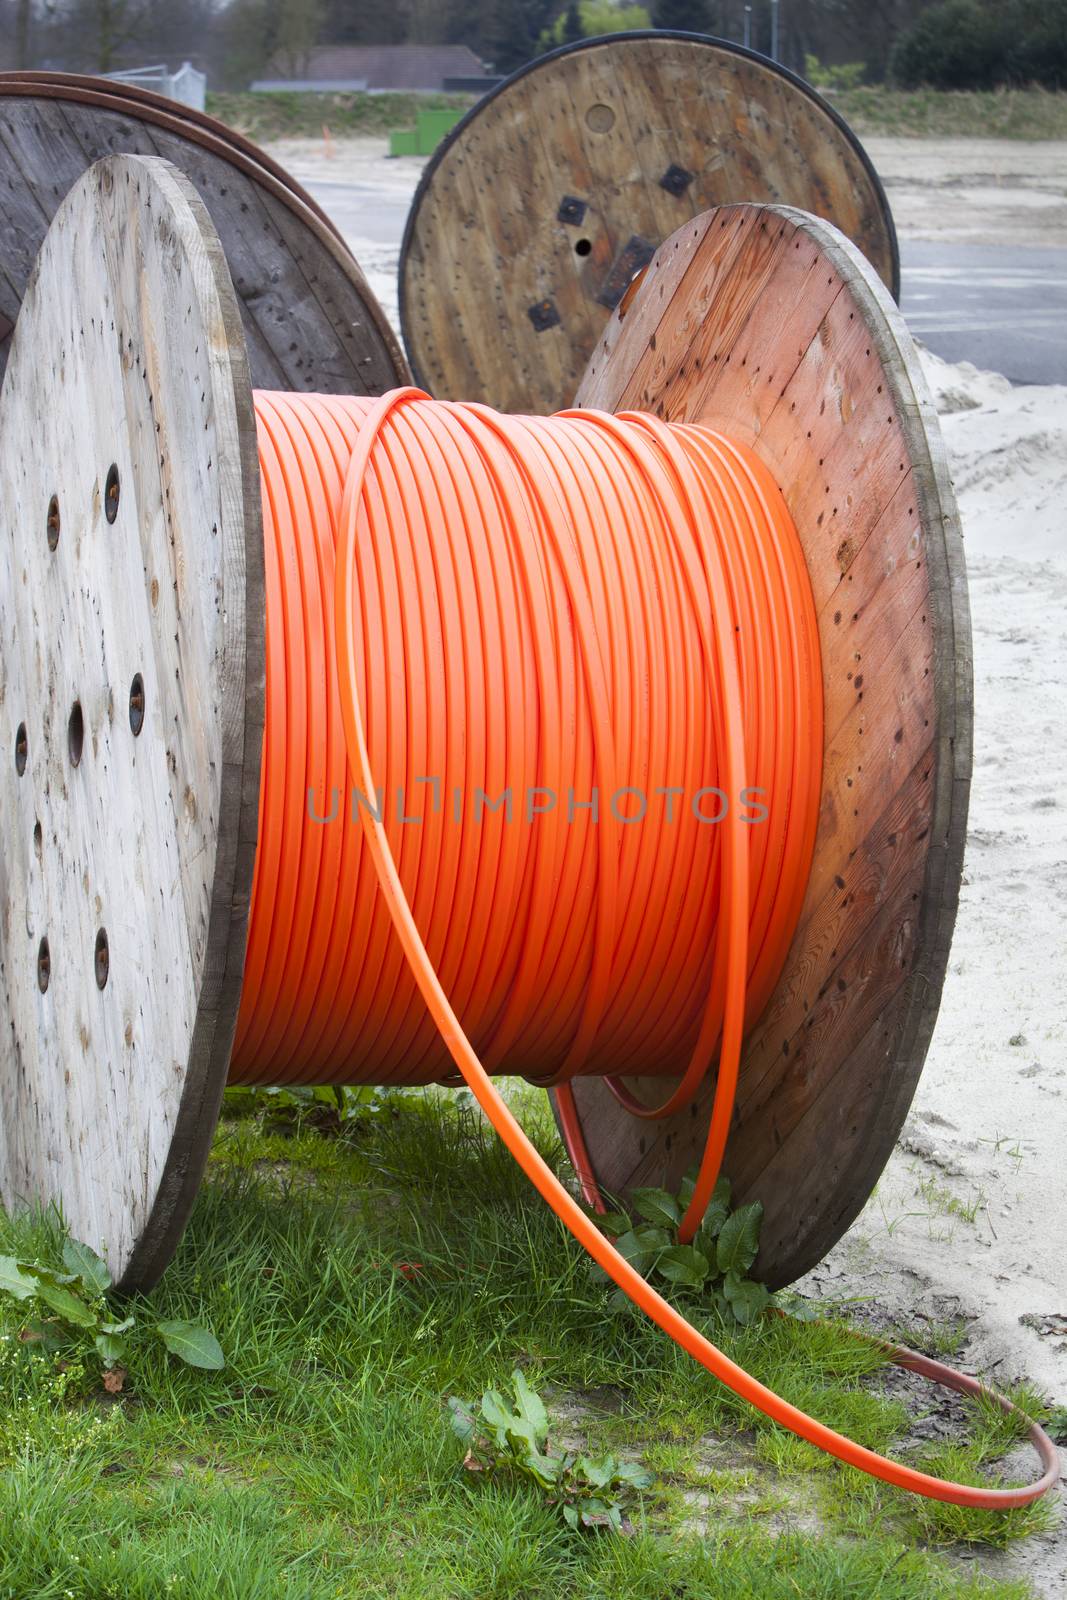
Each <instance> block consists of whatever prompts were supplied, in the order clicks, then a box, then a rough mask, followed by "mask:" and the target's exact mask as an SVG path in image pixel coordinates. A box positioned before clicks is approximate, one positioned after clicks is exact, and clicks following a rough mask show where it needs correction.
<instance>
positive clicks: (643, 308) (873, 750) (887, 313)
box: [574, 206, 972, 1285]
mask: <svg viewBox="0 0 1067 1600" xmlns="http://www.w3.org/2000/svg"><path fill="white" fill-rule="evenodd" d="M577 403H578V405H580V406H589V407H594V408H598V409H601V410H608V411H619V410H630V409H634V410H646V411H653V412H655V413H656V415H657V416H661V417H664V418H666V419H667V420H668V421H678V422H680V421H694V422H704V423H707V424H709V425H710V426H712V427H716V428H720V429H721V430H722V431H723V432H724V433H727V434H730V435H731V436H733V437H734V438H737V439H740V440H743V441H744V442H745V443H747V444H750V445H752V446H753V448H754V449H755V450H756V451H758V453H759V454H760V455H761V456H762V457H763V459H764V460H765V461H766V462H767V464H768V466H769V467H770V469H771V471H772V473H773V474H774V477H775V479H776V480H777V482H778V485H779V487H780V488H781V490H782V493H783V495H784V496H785V500H786V503H787V504H788V506H789V509H790V511H791V512H792V515H793V519H794V521H795V523H796V526H797V529H798V532H799V534H800V539H801V543H802V545H803V547H804V552H805V557H806V560H807V564H808V570H809V573H810V576H811V581H812V585H813V589H814V595H815V604H816V610H817V613H818V619H819V636H820V645H821V652H822V664H823V703H824V718H825V744H824V770H823V790H822V801H821V810H820V820H819V829H818V834H817V837H816V843H815V855H814V861H813V866H812V873H811V879H810V882H809V884H808V891H807V896H806V899H805V902H804V908H803V911H802V913H801V920H800V924H799V927H798V930H797V934H796V937H795V939H794V942H793V947H792V950H791V952H790V955H789V958H788V961H787V963H786V966H785V970H784V971H783V973H782V976H781V978H780V980H779V983H778V987H777V990H776V992H775V994H774V995H773V996H772V998H771V1001H770V1004H769V1005H768V1007H767V1009H766V1011H765V1012H764V1015H763V1016H762V1017H761V1018H760V1020H759V1022H758V1023H757V1025H756V1027H755V1029H754V1030H753V1032H752V1035H751V1037H750V1038H749V1040H748V1042H747V1045H746V1049H745V1054H744V1057H743V1060H742V1067H741V1079H740V1086H739V1093H738V1100H737V1109H736V1113H735V1120H734V1127H733V1131H732V1133H731V1137H730V1142H729V1144H728V1146H727V1150H726V1157H725V1163H724V1170H725V1171H726V1172H727V1174H728V1175H729V1176H730V1178H731V1180H732V1181H733V1184H734V1186H735V1191H736V1193H737V1195H738V1196H739V1197H740V1198H744V1199H760V1200H762V1201H763V1204H764V1207H765V1218H764V1225H763V1232H762V1243H761V1246H760V1258H759V1261H758V1263H757V1270H758V1271H759V1272H760V1273H761V1274H762V1276H763V1277H764V1278H765V1279H766V1281H768V1282H769V1283H771V1284H772V1285H777V1284H780V1283H785V1282H788V1281H789V1280H790V1279H792V1278H796V1277H799V1276H800V1275H801V1274H802V1273H803V1272H805V1271H806V1270H807V1269H808V1268H809V1267H811V1266H812V1265H814V1263H815V1262H816V1261H818V1260H819V1259H820V1258H821V1257H822V1256H823V1255H825V1253H826V1251H827V1250H828V1249H829V1248H830V1246H831V1245H832V1244H834V1243H835V1241H836V1240H837V1239H838V1238H840V1236H841V1234H842V1233H843V1232H844V1231H845V1229H846V1228H847V1227H848V1225H849V1223H850V1222H851V1221H852V1220H853V1218H854V1217H855V1216H856V1215H857V1214H858V1212H859V1211H860V1209H861V1207H862V1206H863V1204H864V1202H865V1201H866V1200H867V1198H868V1197H869V1195H870V1193H871V1191H872V1189H873V1187H874V1185H875V1182H876V1181H877V1178H878V1175H879V1173H880V1172H881V1170H882V1167H883V1166H884V1165H885V1162H886V1160H887V1159H888V1157H889V1153H890V1151H891V1150H892V1147H893V1144H894V1142H895V1140H896V1137H897V1134H898V1133H899V1131H900V1127H901V1124H902V1123H903V1121H904V1117H905V1114H906V1112H907V1109H908V1106H909V1105H910V1103H911V1097H912V1094H913V1092H914V1089H915V1085H916V1082H917V1081H918V1077H919V1073H920V1072H921V1070H922V1064H923V1061H924V1059H925V1056H926V1051H927V1047H928V1045H929V1042H930V1035H931V1032H932V1030H933V1025H934V1020H935V1018H936V1016H937V1009H938V1005H939V1004H940V999H941V988H942V984H943V982H944V977H945V966H946V962H947V959H948V950H949V942H950V939H951V936H952V928H953V924H954V922H955V917H956V905H957V900H958V897H959V884H960V873H961V870H962V863H963V846H964V838H965V833H966V824H967V797H968V792H969V785H970V770H971V709H972V685H971V635H970V613H969V608H968V603H967V584H966V571H965V566H964V559H963V546H962V541H961V538H960V531H959V520H958V516H957V512H956V504H955V497H954V495H953V491H952V485H951V481H950V478H949V474H948V467H947V463H946V460H945V455H944V451H943V447H942V444H941V436H940V429H939V427H938V423H937V417H936V414H935V412H934V408H933V404H932V402H931V400H930V398H929V394H928V392H927V388H926V383H925V380H924V378H923V375H922V372H921V370H920V368H919V364H918V359H917V357H916V355H915V350H914V346H913V344H912V340H911V336H910V334H909V333H908V331H907V328H906V326H905V324H904V320H903V318H902V317H901V315H900V313H899V312H898V311H897V309H896V307H895V306H894V305H893V303H892V301H891V300H890V298H889V296H888V294H887V293H886V291H885V288H884V286H883V285H882V283H881V282H880V280H879V278H878V277H877V275H876V273H875V272H874V271H873V270H872V268H871V266H870V265H869V263H868V262H867V261H866V260H865V259H864V258H863V256H862V255H861V254H860V253H859V251H858V250H856V249H855V248H854V247H853V246H851V245H850V244H849V242H848V241H847V240H846V239H844V238H843V237H842V235H841V234H840V233H838V232H837V231H836V230H835V229H834V228H832V227H830V226H828V225H827V224H826V223H824V222H821V221H820V220H819V219H818V218H816V217H812V216H807V215H805V214H803V213H800V212H798V211H793V210H790V209H788V208H786V207H781V206H734V207H724V208H722V209H720V210H719V211H715V212H710V213H708V214H707V215H706V216H704V217H700V218H698V219H697V220H696V221H694V222H693V223H690V224H689V225H688V226H686V227H685V228H682V229H680V230H679V231H678V232H677V233H675V234H674V235H673V236H672V237H671V238H669V239H667V240H666V241H665V242H664V244H663V245H662V246H661V247H660V249H659V251H658V253H657V255H656V257H655V260H654V261H653V262H652V264H651V266H650V267H649V269H648V272H647V273H646V275H645V277H644V280H643V281H642V282H641V283H640V285H639V286H638V287H637V288H636V291H635V293H634V294H633V297H632V301H630V302H624V304H623V305H621V306H620V307H619V310H618V311H617V312H616V313H615V315H614V316H613V318H612V320H611V322H610V324H609V325H608V328H607V330H606V332H605V334H604V337H603V339H602V340H601V343H600V345H599V347H598V348H597V350H596V351H594V353H593V356H592V359H591V361H590V363H589V366H588V369H587V371H586V374H585V377H584V378H583V380H582V384H581V387H580V389H579V391H578V399H577ZM574 1090H575V1097H576V1100H577V1103H578V1106H579V1108H580V1111H581V1114H582V1121H583V1127H584V1130H585V1136H586V1140H587V1143H588V1145H589V1150H590V1154H591V1156H592V1160H593V1165H594V1168H595V1169H596V1172H597V1175H598V1176H599V1178H600V1181H601V1183H602V1184H604V1185H605V1187H607V1188H608V1189H609V1190H614V1191H617V1192H621V1193H625V1191H626V1190H627V1189H628V1188H630V1187H632V1186H634V1185H640V1184H647V1183H665V1184H666V1185H667V1186H668V1187H670V1188H676V1187H677V1184H678V1181H679V1179H680V1178H681V1177H682V1175H683V1174H684V1173H685V1172H686V1171H687V1169H688V1168H689V1167H690V1166H691V1165H692V1164H693V1163H694V1162H695V1161H696V1159H697V1157H698V1155H699V1152H700V1150H701V1149H702V1147H703V1142H704V1135H705V1131H706V1128H707V1119H708V1114H709V1105H710V1087H709V1090H708V1091H706V1092H705V1094H704V1095H703V1097H702V1098H701V1099H700V1100H698V1101H697V1102H695V1103H694V1104H693V1105H692V1106H691V1107H690V1108H689V1110H688V1111H686V1112H682V1113H680V1114H678V1115H677V1116H674V1117H671V1118H669V1119H667V1120H665V1121H659V1122H650V1121H645V1120H642V1119H636V1118H634V1117H631V1116H629V1115H628V1114H627V1113H626V1112H625V1111H624V1110H623V1109H622V1107H621V1106H620V1105H619V1104H618V1102H617V1101H616V1100H615V1098H614V1097H613V1095H612V1094H611V1091H610V1089H609V1088H608V1087H607V1085H606V1084H605V1083H604V1082H603V1081H600V1080H597V1079H591V1078H582V1079H578V1080H576V1082H575V1085H574ZM637 1091H638V1094H639V1095H642V1096H643V1097H644V1098H646V1099H647V1102H648V1103H649V1104H650V1105H656V1104H662V1103H663V1101H664V1100H665V1098H666V1094H665V1086H664V1084H663V1081H662V1080H661V1079H650V1080H647V1081H646V1082H645V1083H644V1084H643V1085H642V1084H640V1083H639V1084H638V1086H637Z"/></svg>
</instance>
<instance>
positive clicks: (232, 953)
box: [0, 155, 264, 1285]
mask: <svg viewBox="0 0 1067 1600" xmlns="http://www.w3.org/2000/svg"><path fill="white" fill-rule="evenodd" d="M112 464H114V465H115V466H116V467H117V469H118V474H119V499H118V508H117V515H116V517H115V519H114V521H113V522H109V521H108V519H107V516H106V515H105V509H106V503H105V501H106V483H107V478H108V473H109V468H110V467H111V466H112ZM53 494H54V495H56V496H58V501H59V509H60V532H59V539H58V543H57V544H56V547H55V549H51V548H50V546H49V541H48V538H47V537H46V516H47V509H48V505H49V500H50V497H51V496H52V495H53ZM263 613H264V604H263V548H262V524H261V512H260V498H259V473H258V457H257V449H256V429H255V419H254V413H253V409H252V393H251V385H250V382H249V375H248V366H247V360H246V357H245V353H244V341H243V339H242V337H241V329H240V316H239V312H238V306H237V300H236V297H235V295H234V292H233V287H232V284H231V282H230V278H229V274H228V272H227V268H226V262H225V258H224V256H223V253H222V248H221V246H220V244H219V240H218V236H217V234H216V233H215V230H214V228H213V226H212V224H211V220H210V218H209V217H208V214H207V211H206V210H205V208H204V205H203V203H202V202H201V200H200V199H199V197H198V196H197V194H196V191H195V190H194V189H193V187H192V185H191V184H190V183H189V181H188V179H187V178H186V177H185V176H184V175H183V174H182V173H180V172H178V171H177V170H176V169H175V168H174V167H172V166H170V165H168V164H167V163H164V162H160V161H158V160H145V159H142V158H140V157H137V156H125V155H124V156H113V157H110V158H109V159H108V160H106V161H104V162H101V163H100V164H98V165H96V166H94V167H93V168H92V169H91V170H90V171H89V172H87V173H85V174H84V176H83V177H82V178H80V179H79V181H78V182H77V184H76V185H75V187H74V188H73V190H71V192H70V193H69V194H68V195H67V197H66V198H65V199H64V201H63V202H62V204H61V205H60V207H59V209H58V212H57V214H56V217H55V219H54V221H53V223H52V226H51V228H50V230H49V233H48V236H47V238H46V240H45V243H44V246H43V248H42V251H41V255H40V259H39V263H38V266H37V268H36V271H35V273H34V275H33V276H32V278H31V280H30V283H29V285H28V287H27V289H26V294H25V299H24V301H23V305H22V309H21V312H20V316H19V321H18V325H17V328H16V331H15V334H14V338H13V341H12V352H11V358H10V361H9V363H8V368H7V373H6V376H5V380H4V385H3V391H2V394H0V706H2V715H3V726H4V752H5V757H4V760H3V761H2V762H0V837H2V838H3V841H4V857H3V879H2V882H0V914H2V929H0V932H2V952H0V976H2V993H3V1006H4V1016H5V1021H6V1023H7V1026H8V1030H9V1034H8V1048H7V1049H6V1050H5V1051H4V1052H3V1055H2V1056H0V1107H2V1115H0V1194H2V1199H3V1202H4V1204H5V1205H7V1206H12V1205H17V1204H18V1203H20V1202H27V1203H29V1202H38V1203H40V1202H48V1201H50V1200H57V1201H58V1202H60V1204H61V1205H62V1208H63V1211H64V1214H65V1216H66V1218H67V1221H68V1223H69V1225H70V1227H71V1230H72V1232H73V1233H74V1234H75V1236H77V1237H79V1238H81V1239H84V1240H85V1241H86V1242H88V1243H89V1244H91V1245H93V1246H94V1248H96V1249H98V1250H100V1251H101V1252H102V1253H103V1254H104V1256H105V1258H106V1259H107V1261H108V1263H109V1265H110V1267H111V1270H112V1272H113V1274H114V1276H115V1278H116V1280H118V1281H120V1282H122V1283H125V1284H128V1285H133V1284H137V1285H144V1284H149V1283H151V1282H152V1281H153V1280H154V1279H155V1277H157V1276H158V1274H159V1272H160V1271H161V1270H162V1267H163V1266H164V1265H165V1264H166V1261H167V1260H168V1259H169V1256H170V1254H171V1252H172V1250H173V1246H174V1243H175V1242H176V1240H177V1238H178V1236H179V1235H180V1232H181V1229H182V1227H183V1226H184V1223H185V1220H186V1218H187V1215H188V1211H189V1208H190V1206H191V1204H192V1200H193V1197H194V1195H195V1192H196V1188H197V1185H198V1183H199V1179H200V1176H201V1173H202V1170H203V1164H204V1161H205V1159H206V1154H207V1147H208V1143H209V1141H210V1138H211V1133H212V1130H213V1127H214V1123H215V1119H216V1116H217V1112H218V1106H219V1102H220V1099H221V1093H222V1087H223V1083H224V1081H225V1076H226V1069H227V1065H228V1061H229V1055H230V1045H231V1040H232V1034H233V1028H234V1024H235V1021H236V1014H237V1006H238V1001H239V997H240V984H241V972H242V965H243V957H244V928H245V921H246V918H247V909H248V896H249V891H250V885H251V876H252V865H253V859H254V850H255V838H256V825H257V807H258V782H259V760H260V744H261V728H262V716H263V675H264V640H263V630H264V614H263ZM135 673H139V674H141V676H142V679H143V682H144V688H145V703H146V710H145V719H144V725H143V728H142V729H141V731H140V733H139V735H137V736H135V735H134V732H133V730H132V727H131V722H130V716H129V693H130V686H131V682H132V680H133V678H134V674H135ZM75 701H77V702H78V703H79V704H80V706H81V710H82V715H83V721H84V744H83V749H82V756H81V760H80V762H79V763H78V764H76V765H75V764H74V762H73V761H72V757H71V753H70V749H69V747H68V717H69V715H70V712H71V708H72V706H73V704H74V702H75ZM20 723H24V724H25V726H26V729H27V733H28V760H27V764H26V769H25V772H24V773H23V774H22V775H21V776H20V775H19V774H18V772H17V769H16V763H15V760H14V750H15V738H16V732H15V730H16V728H17V727H18V726H19V724H20ZM9 725H10V726H9ZM101 928H103V929H105V930H106V934H107V940H108V946H109V969H108V973H107V980H106V983H105V985H104V987H103V988H101V987H99V984H98V981H97V975H96V969H95V962H94V950H95V943H96V939H97V935H98V932H99V930H100V929H101ZM42 938H47V940H48V943H49V946H50V952H51V977H50V981H49V984H48V987H47V991H46V992H44V993H42V992H41V989H40V987H39V984H38V978H37V965H38V950H39V942H40V940H41V939H42Z"/></svg>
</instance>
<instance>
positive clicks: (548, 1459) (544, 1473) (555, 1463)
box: [523, 1450, 563, 1489]
mask: <svg viewBox="0 0 1067 1600" xmlns="http://www.w3.org/2000/svg"><path fill="white" fill-rule="evenodd" d="M523 1466H524V1467H525V1468H526V1470H527V1472H529V1473H530V1475H531V1476H532V1477H534V1478H536V1479H537V1481H538V1483H539V1484H540V1485H541V1487H542V1489H554V1488H555V1487H556V1486H557V1484H558V1483H559V1479H560V1473H561V1472H562V1470H563V1462H562V1461H561V1460H560V1458H559V1456H549V1455H542V1453H541V1451H540V1450H531V1451H530V1452H529V1454H528V1455H526V1456H524V1458H523Z"/></svg>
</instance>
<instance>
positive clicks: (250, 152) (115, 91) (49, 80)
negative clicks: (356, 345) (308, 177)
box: [0, 72, 354, 259]
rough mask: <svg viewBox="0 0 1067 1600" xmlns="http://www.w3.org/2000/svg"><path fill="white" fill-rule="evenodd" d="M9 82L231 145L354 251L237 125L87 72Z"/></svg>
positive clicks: (10, 77) (3, 76) (19, 76)
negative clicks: (69, 93)
mask: <svg viewBox="0 0 1067 1600" xmlns="http://www.w3.org/2000/svg"><path fill="white" fill-rule="evenodd" d="M8 83H31V84H37V85H39V86H45V87H48V86H52V87H55V88H57V89H60V90H62V89H65V88H67V89H73V90H87V91H89V92H91V93H94V94H99V95H103V96H105V97H106V98H107V99H111V100H115V101H118V102H119V103H120V104H121V105H122V107H123V109H124V110H126V111H127V113H128V114H129V115H131V116H136V115H137V112H136V111H135V110H131V109H130V108H131V107H137V106H141V107H144V108H146V110H153V111H156V112H159V113H161V114H162V115H163V116H164V117H166V118H167V119H168V122H173V121H175V120H177V121H179V122H181V123H183V124H184V126H185V130H186V132H187V133H188V136H189V138H190V139H193V140H194V141H195V142H196V143H203V144H204V148H205V149H211V150H215V149H217V147H218V145H219V144H224V145H229V146H230V147H231V148H232V149H234V150H236V151H238V152H239V153H240V154H241V155H242V156H245V157H246V158H247V159H248V160H249V161H251V162H254V164H255V165H256V166H257V167H259V168H261V169H262V171H263V172H266V173H268V174H269V175H270V176H271V177H272V178H274V179H275V180H276V181H277V182H278V183H280V184H281V185H282V186H283V187H284V188H286V189H288V190H289V192H290V193H291V194H293V195H295V196H296V198H297V199H298V200H299V201H300V203H301V204H302V205H304V206H306V207H307V209H308V210H309V211H313V212H314V213H315V215H316V216H317V217H318V219H319V221H320V222H321V223H322V224H323V226H324V227H325V228H327V229H329V231H330V233H332V234H333V236H334V238H335V239H336V240H337V242H338V244H340V245H341V246H342V248H343V249H345V250H347V251H348V254H349V255H351V254H352V252H351V251H350V250H348V246H347V244H345V240H344V235H343V234H342V233H341V231H340V229H339V228H338V227H337V226H336V224H335V223H334V222H333V221H332V220H331V218H330V216H329V214H328V213H327V212H326V211H324V210H323V208H322V207H321V206H320V205H319V203H318V201H317V200H315V199H314V198H313V197H312V195H310V194H309V193H308V191H307V190H306V189H305V188H304V187H303V186H302V185H301V184H299V183H297V181H296V179H295V178H294V177H292V175H291V174H290V173H289V172H287V171H286V169H285V168H284V167H283V166H282V165H281V163H280V162H278V161H275V159H274V157H273V156H271V155H268V154H267V152H266V151H265V150H263V149H261V148H260V146H259V145H257V144H255V143H254V142H253V140H251V139H249V138H246V136H245V135H244V134H243V133H241V132H240V131H239V130H238V129H237V128H231V127H230V126H229V125H228V124H227V123H225V122H220V121H219V119H218V118H217V117H211V116H208V114H207V112H206V111H197V110H196V108H195V107H194V106H187V105H185V104H184V102H183V101H181V100H170V99H168V98H167V96H166V95H162V94H156V93H155V92H154V91H153V90H151V89H142V88H140V87H139V86H138V85H137V84H132V83H126V82H125V81H124V80H123V79H121V78H98V77H94V76H93V75H92V74H91V73H85V72H0V92H2V86H4V85H6V84H8ZM145 120H147V118H146V119H145ZM194 130H200V131H201V132H203V133H204V134H206V135H209V136H210V139H211V141H212V142H209V141H208V140H206V139H205V140H203V141H202V140H201V139H199V138H198V135H197V132H196V131H194ZM214 141H217V143H216V142H214ZM353 259H354V258H353Z"/></svg>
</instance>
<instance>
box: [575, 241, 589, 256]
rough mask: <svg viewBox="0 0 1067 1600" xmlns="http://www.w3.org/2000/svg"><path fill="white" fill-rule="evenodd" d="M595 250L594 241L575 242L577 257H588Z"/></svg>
mask: <svg viewBox="0 0 1067 1600" xmlns="http://www.w3.org/2000/svg"><path fill="white" fill-rule="evenodd" d="M592 248H593V241H592V239H578V240H577V241H576V242H575V246H574V253H575V255H576V256H587V255H589V253H590V252H591V250H592Z"/></svg>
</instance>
